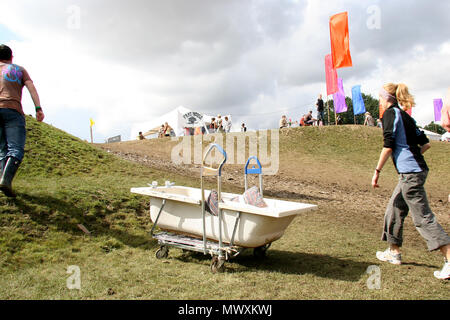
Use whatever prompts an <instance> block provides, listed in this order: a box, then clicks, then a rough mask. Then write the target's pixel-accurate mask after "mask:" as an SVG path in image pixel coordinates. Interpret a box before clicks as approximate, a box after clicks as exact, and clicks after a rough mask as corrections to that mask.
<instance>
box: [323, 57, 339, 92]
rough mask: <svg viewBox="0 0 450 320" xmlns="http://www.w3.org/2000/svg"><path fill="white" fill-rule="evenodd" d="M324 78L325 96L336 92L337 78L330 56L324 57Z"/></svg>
mask: <svg viewBox="0 0 450 320" xmlns="http://www.w3.org/2000/svg"><path fill="white" fill-rule="evenodd" d="M325 78H326V80H327V96H329V95H330V94H333V93H336V92H338V90H339V88H338V80H337V78H338V77H337V72H336V69H335V68H333V61H332V58H331V54H327V55H326V56H325Z"/></svg>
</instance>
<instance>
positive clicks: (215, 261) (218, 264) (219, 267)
mask: <svg viewBox="0 0 450 320" xmlns="http://www.w3.org/2000/svg"><path fill="white" fill-rule="evenodd" d="M224 271H225V259H219V257H218V256H213V258H212V260H211V272H212V273H217V272H224Z"/></svg>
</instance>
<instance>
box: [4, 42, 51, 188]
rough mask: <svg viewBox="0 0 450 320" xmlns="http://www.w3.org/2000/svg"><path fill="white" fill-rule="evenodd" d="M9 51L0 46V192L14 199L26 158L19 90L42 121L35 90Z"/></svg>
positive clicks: (37, 117)
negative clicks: (18, 174)
mask: <svg viewBox="0 0 450 320" xmlns="http://www.w3.org/2000/svg"><path fill="white" fill-rule="evenodd" d="M13 58H14V57H13V53H12V50H11V48H9V47H8V46H6V45H3V44H2V45H0V69H1V75H0V132H1V134H0V164H1V178H0V190H2V191H3V193H4V194H5V195H6V196H7V197H16V194H15V193H14V191H13V190H12V181H13V179H14V176H15V175H16V172H17V169H18V168H19V166H20V164H21V162H22V160H23V157H24V154H25V150H24V148H25V138H26V130H25V114H24V112H23V109H22V90H23V87H24V86H25V87H27V89H28V91H29V92H30V95H31V99H32V100H33V103H34V106H35V109H36V119H37V121H39V122H42V121H43V120H44V112H42V108H41V103H40V100H39V95H38V93H37V90H36V88H35V86H34V84H33V81H32V80H31V78H30V76H29V74H28V72H27V70H25V68H23V67H21V66H19V65H16V64H13V63H12V61H13Z"/></svg>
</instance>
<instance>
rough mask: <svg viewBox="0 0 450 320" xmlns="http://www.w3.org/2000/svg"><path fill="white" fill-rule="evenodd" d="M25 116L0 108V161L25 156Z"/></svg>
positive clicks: (20, 158) (19, 158) (18, 158)
mask: <svg viewBox="0 0 450 320" xmlns="http://www.w3.org/2000/svg"><path fill="white" fill-rule="evenodd" d="M25 136H26V130H25V116H23V115H21V114H20V113H19V112H17V111H16V110H13V109H8V108H0V160H3V159H5V158H7V157H14V158H16V159H17V160H19V161H22V159H23V156H24V154H25V150H24V148H25Z"/></svg>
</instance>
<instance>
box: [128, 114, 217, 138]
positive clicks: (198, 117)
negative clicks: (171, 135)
mask: <svg viewBox="0 0 450 320" xmlns="http://www.w3.org/2000/svg"><path fill="white" fill-rule="evenodd" d="M212 117H214V116H209V115H205V114H202V113H199V112H195V111H192V110H190V109H188V108H185V107H183V106H179V107H178V108H175V109H173V110H172V111H170V112H168V113H166V114H164V115H162V116H160V117H157V118H155V119H151V120H149V121H145V122H139V123H136V124H133V125H132V126H131V136H130V137H131V139H135V138H137V136H138V134H139V132H141V131H142V133H143V134H144V135H147V137H151V136H154V135H155V136H157V133H158V130H159V128H160V127H161V125H162V124H164V123H166V122H167V123H168V124H169V126H171V127H172V128H173V130H174V131H175V135H176V136H183V135H184V132H185V129H184V128H192V127H203V126H204V125H205V123H208V124H209V123H210V122H211V118H212ZM222 117H223V116H222Z"/></svg>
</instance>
